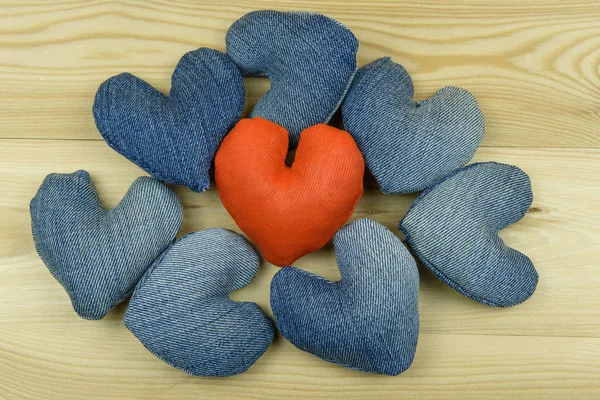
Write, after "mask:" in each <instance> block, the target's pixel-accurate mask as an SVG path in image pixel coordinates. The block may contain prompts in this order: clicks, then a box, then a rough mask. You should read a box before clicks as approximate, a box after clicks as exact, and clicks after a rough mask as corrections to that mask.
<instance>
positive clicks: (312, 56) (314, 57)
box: [226, 10, 358, 147]
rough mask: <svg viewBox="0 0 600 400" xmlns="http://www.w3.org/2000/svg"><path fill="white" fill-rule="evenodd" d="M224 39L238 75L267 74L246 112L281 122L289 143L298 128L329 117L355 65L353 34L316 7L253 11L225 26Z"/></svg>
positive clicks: (292, 142)
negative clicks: (315, 10)
mask: <svg viewBox="0 0 600 400" xmlns="http://www.w3.org/2000/svg"><path fill="white" fill-rule="evenodd" d="M226 43H227V54H229V55H230V56H231V58H232V59H233V60H234V61H235V62H236V64H237V65H238V66H239V67H240V69H241V71H242V73H243V74H244V75H247V76H268V77H269V78H270V80H271V89H270V90H269V91H268V92H267V93H265V94H264V95H263V96H262V97H261V99H260V100H259V101H258V103H257V104H256V106H255V107H254V109H253V110H252V113H251V115H250V116H251V117H262V118H265V119H268V120H270V121H273V122H276V123H277V124H279V125H281V126H283V127H285V128H286V129H287V130H288V131H289V134H290V146H291V147H296V146H297V145H298V141H299V139H300V132H302V131H303V130H304V129H306V128H308V127H310V126H313V125H316V124H319V123H324V122H327V121H329V120H330V119H331V117H332V116H333V114H334V113H335V111H336V109H337V108H338V106H339V104H340V102H341V101H342V99H343V98H344V94H345V93H346V90H347V89H348V86H349V84H350V81H351V80H352V77H353V76H354V73H355V72H356V68H357V67H356V52H357V51H358V40H357V39H356V37H355V36H354V35H353V34H352V32H351V31H350V30H349V29H348V28H347V27H345V26H344V25H342V24H341V23H339V22H338V21H336V20H334V19H331V18H329V17H326V16H324V15H322V14H318V13H310V12H279V11H271V10H261V11H253V12H250V13H248V14H246V15H244V16H243V17H242V18H240V19H239V20H237V21H236V22H235V23H234V24H233V25H232V26H231V27H230V28H229V30H228V31H227V37H226Z"/></svg>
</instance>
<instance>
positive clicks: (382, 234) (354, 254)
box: [271, 219, 419, 375]
mask: <svg viewBox="0 0 600 400" xmlns="http://www.w3.org/2000/svg"><path fill="white" fill-rule="evenodd" d="M334 246H335V251H336V257H337V262H338V265H339V268H340V273H341V276H342V279H341V280H340V281H339V282H330V281H328V280H326V279H323V278H321V277H320V276H317V275H314V274H311V273H308V272H305V271H302V270H300V269H297V268H294V267H286V268H283V269H282V270H280V271H279V272H277V274H275V277H274V278H273V281H272V282H271V307H272V309H273V314H274V316H275V322H276V324H277V328H278V329H279V331H280V332H281V334H282V335H283V336H284V337H285V338H286V339H287V340H289V341H290V342H291V343H292V344H294V345H295V346H296V347H298V348H300V349H302V350H304V351H307V352H309V353H312V354H314V355H316V356H318V357H320V358H322V359H324V360H326V361H330V362H333V363H336V364H339V365H343V366H346V367H349V368H353V369H357V370H360V371H366V372H373V373H378V374H386V375H398V374H400V373H401V372H403V371H404V370H406V369H407V368H408V367H409V366H410V364H411V363H412V360H413V357H414V355H415V350H416V346H417V338H418V336H419V310H418V302H417V301H418V291H419V273H418V271H417V265H416V263H415V260H414V259H413V258H412V256H411V255H410V253H409V252H408V250H407V249H406V248H405V247H404V245H403V244H402V242H401V241H400V240H399V239H398V238H397V237H396V236H395V235H394V234H393V233H392V232H390V231H389V230H387V229H386V228H385V227H383V226H382V225H380V224H378V223H376V222H374V221H371V220H369V219H359V220H356V221H354V222H352V223H350V224H348V225H347V226H345V227H343V228H341V229H340V230H339V232H338V233H337V234H336V236H335V238H334Z"/></svg>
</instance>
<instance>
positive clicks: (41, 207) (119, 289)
mask: <svg viewBox="0 0 600 400" xmlns="http://www.w3.org/2000/svg"><path fill="white" fill-rule="evenodd" d="M30 211H31V227H32V232H33V238H34V242H35V247H36V250H37V252H38V254H39V255H40V257H41V259H42V260H43V261H44V263H45V264H46V266H47V267H48V269H49V270H50V272H51V273H52V275H53V276H54V277H55V278H56V279H57V280H58V281H59V282H60V284H61V285H63V287H64V288H65V290H66V291H67V293H68V294H69V297H70V298H71V302H72V303H73V308H74V309H75V311H76V312H77V314H79V316H81V317H82V318H85V319H101V318H103V317H104V316H105V315H106V314H107V313H108V312H109V311H110V310H111V309H112V308H113V307H115V306H116V305H117V304H119V303H120V302H121V301H123V300H124V299H125V298H126V297H128V296H129V295H130V294H131V292H132V291H133V289H134V287H135V284H136V283H137V281H138V280H139V279H140V278H141V277H142V275H143V274H144V272H145V271H146V270H147V269H148V268H149V267H150V265H152V262H153V261H154V260H155V259H156V258H157V257H158V256H159V255H160V254H161V253H162V252H163V250H164V249H166V248H167V247H168V246H169V244H170V243H172V241H173V240H174V239H175V236H176V235H177V232H178V231H179V227H180V226H181V223H182V221H183V209H182V207H181V204H180V203H179V199H178V198H177V195H176V194H175V193H174V192H173V191H171V190H170V189H169V188H168V187H167V186H166V185H165V184H163V183H160V182H158V181H157V180H155V179H152V178H150V177H140V178H138V179H136V180H135V181H134V182H133V184H132V185H131V187H130V188H129V191H128V192H127V194H126V195H125V197H123V199H122V200H121V202H120V203H119V205H118V206H116V207H115V208H113V209H112V210H103V209H102V206H101V204H100V199H99V198H98V193H97V192H96V188H95V187H94V185H93V183H92V181H91V178H90V175H89V174H88V173H87V172H86V171H77V172H74V173H72V174H50V175H48V176H47V177H46V179H45V180H44V182H43V183H42V186H41V187H40V188H39V190H38V192H37V194H36V195H35V197H34V198H33V200H31V206H30Z"/></svg>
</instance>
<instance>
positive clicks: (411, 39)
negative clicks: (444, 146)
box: [0, 0, 600, 147]
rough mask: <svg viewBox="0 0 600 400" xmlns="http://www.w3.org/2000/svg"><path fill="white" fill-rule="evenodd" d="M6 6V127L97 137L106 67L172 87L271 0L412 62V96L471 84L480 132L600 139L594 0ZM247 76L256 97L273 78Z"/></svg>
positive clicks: (8, 134)
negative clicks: (187, 67) (198, 55)
mask: <svg viewBox="0 0 600 400" xmlns="http://www.w3.org/2000/svg"><path fill="white" fill-rule="evenodd" d="M0 7H1V9H2V11H1V12H0V26H1V27H2V33H3V34H2V35H0V112H1V114H0V120H1V121H2V128H1V129H0V137H3V138H65V139H74V138H80V139H95V140H100V139H101V138H100V136H99V134H98V133H97V131H96V129H95V127H94V122H93V118H92V115H91V112H90V109H91V106H92V102H93V97H94V96H93V95H94V93H95V90H96V89H97V87H98V85H99V84H100V83H101V82H102V81H104V80H105V79H107V78H108V77H110V76H112V75H114V74H118V73H120V72H124V71H128V72H131V73H134V74H136V75H138V76H140V77H141V78H143V79H146V80H147V81H148V82H149V83H151V84H152V85H155V86H156V87H157V88H159V89H160V90H162V91H163V92H168V90H169V86H170V76H171V72H172V70H173V68H174V66H175V65H176V63H177V61H178V59H179V58H180V57H181V56H182V55H183V54H184V53H185V52H187V51H190V50H193V49H195V48H198V47H202V46H207V47H212V48H216V49H220V50H224V46H225V42H224V39H225V32H226V30H227V28H228V27H229V26H230V25H231V23H232V22H233V21H235V20H236V19H237V18H239V17H240V16H242V15H243V14H244V13H246V12H248V11H251V10H253V9H260V8H276V9H303V10H312V11H320V12H324V13H326V14H327V15H330V16H332V17H334V18H337V19H339V20H340V21H341V22H343V23H344V24H346V25H348V26H349V27H350V28H351V29H352V30H353V32H354V33H355V35H356V36H357V37H358V38H359V40H360V43H361V44H360V51H359V64H360V65H363V64H366V63H368V62H370V61H373V60H375V59H376V58H379V57H382V56H386V55H390V56H392V57H393V58H394V60H396V61H398V62H400V63H402V64H403V65H404V66H405V67H406V68H407V70H408V71H409V73H410V74H411V75H412V77H413V79H414V81H415V86H416V96H417V98H419V99H423V98H425V97H428V96H430V95H432V94H433V93H434V92H435V91H436V90H437V89H439V88H441V87H443V86H446V85H456V86H461V87H464V88H466V89H468V90H470V91H471V92H473V93H474V94H475V96H476V97H477V98H478V99H479V102H480V104H481V107H482V109H483V111H484V114H485V116H486V121H487V127H488V130H487V134H486V137H485V139H484V143H483V144H484V146H503V147H504V146H526V147H597V146H598V145H599V143H600V136H599V135H598V134H597V133H598V125H599V122H600V113H599V111H598V110H599V109H600V78H599V75H598V69H599V65H600V23H598V22H599V21H600V2H598V1H596V0H591V1H558V0H557V1H550V0H547V1H535V2H520V1H518V0H515V1H510V2H500V3H498V2H495V1H477V2H475V1H473V2H466V3H465V2H455V1H450V0H447V1H429V2H410V3H403V2H396V1H379V2H376V3H373V2H371V1H353V2H346V1H344V2H322V1H302V2H292V1H283V2H279V1H277V2H275V1H236V2H231V3H224V2H223V1H220V0H219V1H217V0H212V1H202V2H182V1H126V2H116V1H63V2H43V1H40V2H11V1H0ZM248 82H249V84H248V105H249V106H251V105H252V104H254V103H255V101H256V99H258V98H259V97H260V95H261V94H262V93H263V92H264V91H265V90H266V88H268V82H266V81H265V80H261V79H249V80H248ZM549 110H553V112H548V111H549ZM31 113H35V115H36V116H38V117H39V118H35V119H32V118H29V116H30V115H31Z"/></svg>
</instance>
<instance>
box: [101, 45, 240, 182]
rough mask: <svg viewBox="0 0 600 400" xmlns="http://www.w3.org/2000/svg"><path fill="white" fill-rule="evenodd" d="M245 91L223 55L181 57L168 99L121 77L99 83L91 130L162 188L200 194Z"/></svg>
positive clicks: (197, 52)
mask: <svg viewBox="0 0 600 400" xmlns="http://www.w3.org/2000/svg"><path fill="white" fill-rule="evenodd" d="M244 100H245V90H244V84H243V81H242V76H241V74H240V71H239V70H238V68H237V67H236V65H235V64H234V63H233V62H232V61H231V60H230V59H229V57H228V56H227V55H225V54H223V53H220V52H218V51H216V50H212V49H206V48H201V49H198V50H195V51H192V52H190V53H187V54H186V55H184V56H183V57H182V58H181V61H179V64H177V68H175V72H174V73H173V78H172V86H171V93H170V94H169V96H164V95H163V94H161V93H160V92H158V91H157V90H156V89H154V88H153V87H152V86H150V85H148V84H147V83H146V82H144V81H143V80H141V79H139V78H136V77H135V76H133V75H131V74H127V73H124V74H121V75H117V76H114V77H112V78H110V79H108V80H107V81H106V82H104V83H102V85H100V88H99V89H98V93H97V94H96V100H95V102H94V108H93V112H94V118H95V119H96V126H97V127H98V130H99V131H100V133H101V134H102V136H103V137H104V139H105V140H106V142H107V143H108V144H109V145H110V146H111V147H112V148H113V149H115V150H116V151H118V152H119V153H121V154H122V155H124V156H125V157H127V158H128V159H130V160H131V161H133V162H134V163H136V164H137V165H138V166H140V167H141V168H143V169H144V170H145V171H146V172H148V173H149V174H150V175H152V176H153V177H155V178H156V179H159V180H161V181H164V182H168V183H173V184H176V185H185V186H187V187H189V188H190V189H192V190H193V191H195V192H200V191H203V190H206V189H207V188H208V186H209V184H210V178H209V172H210V169H211V166H212V162H213V158H214V156H215V153H216V152H217V149H218V147H219V144H220V143H221V141H222V140H223V138H224V137H225V135H226V134H227V132H229V130H230V129H231V128H233V126H234V125H235V123H236V122H237V121H238V120H239V119H240V116H241V113H242V108H243V106H244Z"/></svg>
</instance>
